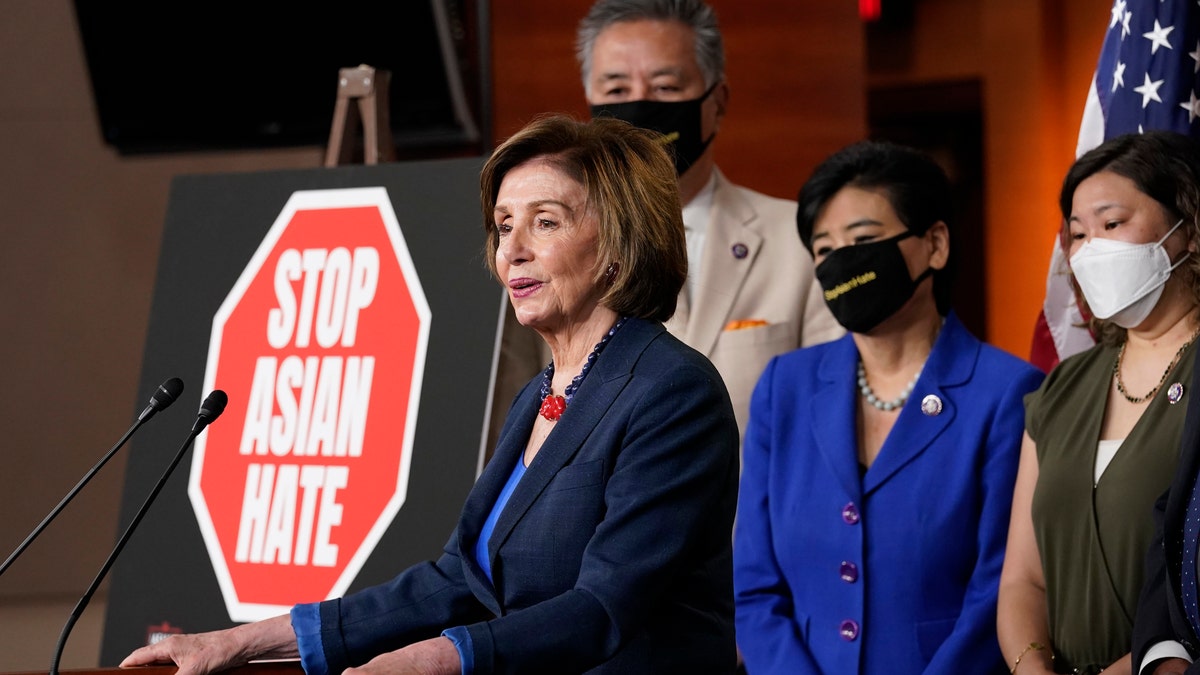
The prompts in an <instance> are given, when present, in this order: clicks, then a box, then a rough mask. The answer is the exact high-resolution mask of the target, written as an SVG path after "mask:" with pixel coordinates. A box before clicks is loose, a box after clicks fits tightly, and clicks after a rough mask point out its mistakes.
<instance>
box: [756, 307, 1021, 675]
mask: <svg viewBox="0 0 1200 675" xmlns="http://www.w3.org/2000/svg"><path fill="white" fill-rule="evenodd" d="M857 362H858V350H857V348H856V347H855V344H854V341H853V339H852V337H851V336H849V335H847V336H846V337H843V338H842V339H840V340H837V341H834V342H830V343H826V344H823V345H817V346H815V347H810V348H807V349H801V350H797V351H793V352H789V353H787V354H784V355H781V356H779V357H777V358H775V359H774V360H773V361H771V363H770V364H769V365H768V366H767V369H766V371H765V372H764V373H763V376H762V378H761V379H760V380H759V383H758V386H757V388H756V389H755V391H754V395H753V398H752V399H751V406H750V426H749V428H748V429H747V432H746V439H745V447H744V450H743V452H744V459H743V462H744V466H743V473H742V483H741V495H740V497H739V506H738V525H737V535H736V541H735V545H734V562H735V566H734V587H735V599H736V602H737V631H738V638H737V639H738V645H739V646H740V647H741V649H742V653H743V655H744V656H745V659H746V664H747V670H748V671H749V672H750V673H753V675H770V674H772V673H779V674H784V673H786V674H787V675H806V674H815V673H824V674H825V675H850V674H853V673H864V674H867V673H890V674H899V675H904V674H909V673H926V674H933V673H947V674H948V673H955V674H956V675H957V674H959V673H990V672H997V673H1003V672H1007V669H1006V668H1005V667H1004V664H1003V661H1002V657H1001V655H1000V648H999V646H998V644H997V640H996V596H997V591H998V587H999V580H1000V568H1001V566H1002V564H1003V558H1004V547H1005V540H1006V537H1007V534H1008V519H1009V508H1010V506H1011V504H1012V491H1013V483H1014V481H1015V478H1016V470H1017V460H1018V457H1019V454H1020V450H1019V449H1020V445H1021V438H1022V433H1023V430H1024V407H1023V405H1022V397H1023V396H1024V395H1025V394H1026V393H1027V392H1030V391H1033V390H1034V389H1036V388H1037V386H1038V384H1039V383H1040V382H1041V380H1042V374H1041V372H1039V371H1037V370H1036V369H1034V368H1033V367H1032V366H1030V365H1029V364H1027V363H1025V362H1024V361H1021V360H1019V359H1017V358H1015V357H1013V356H1010V355H1008V354H1006V353H1004V352H1002V351H1000V350H998V349H995V348H993V347H990V346H988V345H984V344H982V343H981V342H979V340H977V339H975V337H973V336H972V335H971V334H970V333H969V332H968V331H967V330H966V329H965V328H964V327H963V326H962V324H961V323H960V322H959V321H958V319H957V318H956V317H955V316H954V314H950V315H949V316H947V317H946V321H945V324H944V326H943V327H942V330H941V333H940V335H939V336H938V338H937V341H936V342H935V344H934V346H933V351H932V352H931V353H930V355H929V359H928V361H927V362H926V364H925V367H924V369H923V370H922V372H921V377H920V379H919V380H918V382H917V384H916V388H915V389H914V390H913V393H912V395H911V397H910V398H909V400H908V403H907V404H905V406H904V408H903V409H902V410H901V412H900V416H899V418H898V419H897V420H896V424H895V426H894V427H892V430H891V432H890V433H889V434H888V437H887V439H886V441H885V442H884V444H883V447H882V449H881V450H880V452H879V455H878V456H877V457H876V459H875V461H874V463H873V464H872V465H871V467H870V469H869V470H867V471H866V472H865V473H863V472H862V470H861V468H860V465H859V462H858V447H857V446H858V443H857V438H858V436H857V433H856V411H857V410H858V405H859V403H858V398H859V391H858V386H857V383H856V379H857V378H856V375H855V370H856V365H857ZM926 396H936V397H937V398H938V400H940V401H941V406H942V407H941V411H940V412H939V413H938V414H933V415H931V414H925V413H923V412H922V409H921V403H922V400H923V399H924V398H925V397H926Z"/></svg>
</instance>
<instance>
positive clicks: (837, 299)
mask: <svg viewBox="0 0 1200 675" xmlns="http://www.w3.org/2000/svg"><path fill="white" fill-rule="evenodd" d="M911 236H914V233H913V232H912V231H908V232H902V233H900V234H898V235H896V236H894V237H891V238H889V239H883V240H881V241H873V242H870V243H867V244H856V245H854V246H843V247H841V248H839V249H837V250H835V251H833V252H831V253H829V255H827V256H825V260H823V261H822V262H821V264H820V265H818V266H817V270H816V271H817V280H818V281H819V282H821V288H822V289H824V291H825V304H826V305H828V306H829V311H830V312H832V313H833V318H835V319H837V322H838V323H840V324H842V327H843V328H845V329H846V330H848V331H850V332H851V333H866V332H867V331H869V330H871V329H872V328H874V327H875V326H878V325H879V324H880V323H882V322H883V321H884V320H885V319H887V318H888V317H890V316H891V315H893V314H895V313H896V312H897V311H898V310H899V309H900V308H901V307H903V306H904V303H906V302H908V299H909V298H911V297H912V295H913V292H914V291H916V290H917V285H918V284H920V283H921V282H922V281H924V280H925V277H928V276H929V275H931V274H933V268H930V269H927V270H925V271H924V272H922V273H921V274H920V275H919V276H918V277H917V278H916V279H912V278H910V277H909V276H908V263H906V262H905V261H904V254H903V253H902V252H901V251H900V241H901V240H902V239H907V238H908V237H911Z"/></svg>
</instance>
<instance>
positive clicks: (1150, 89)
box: [1133, 73, 1166, 110]
mask: <svg viewBox="0 0 1200 675" xmlns="http://www.w3.org/2000/svg"><path fill="white" fill-rule="evenodd" d="M1145 77H1146V81H1145V82H1143V83H1142V86H1140V87H1134V88H1133V90H1134V91H1136V92H1137V93H1139V94H1141V95H1142V109H1143V110H1145V108H1146V106H1148V105H1150V101H1156V102H1158V103H1162V98H1161V97H1160V96H1159V95H1158V88H1159V87H1161V86H1162V83H1163V82H1165V81H1166V80H1158V81H1156V82H1151V81H1150V74H1149V73H1147V74H1146V76H1145Z"/></svg>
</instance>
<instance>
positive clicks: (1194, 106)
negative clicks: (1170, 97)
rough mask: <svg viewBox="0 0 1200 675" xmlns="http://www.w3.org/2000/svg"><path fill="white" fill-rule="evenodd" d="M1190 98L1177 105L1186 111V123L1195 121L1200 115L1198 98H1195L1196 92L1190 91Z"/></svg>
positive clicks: (1199, 100)
mask: <svg viewBox="0 0 1200 675" xmlns="http://www.w3.org/2000/svg"><path fill="white" fill-rule="evenodd" d="M1191 95H1192V100H1190V101H1188V102H1187V103H1180V104H1179V107H1180V108H1183V109H1184V110H1186V111H1188V124H1191V123H1192V122H1195V121H1196V118H1197V117H1200V98H1196V92H1194V91H1193V92H1191Z"/></svg>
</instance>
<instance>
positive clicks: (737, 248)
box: [732, 244, 750, 260]
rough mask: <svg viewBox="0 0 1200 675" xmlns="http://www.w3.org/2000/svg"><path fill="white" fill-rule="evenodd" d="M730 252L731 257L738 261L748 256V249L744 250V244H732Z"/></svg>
mask: <svg viewBox="0 0 1200 675" xmlns="http://www.w3.org/2000/svg"><path fill="white" fill-rule="evenodd" d="M732 250H733V257H735V258H737V259H738V260H741V259H742V258H745V257H746V256H748V255H750V249H748V248H746V245H745V244H734V245H733V249H732Z"/></svg>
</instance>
